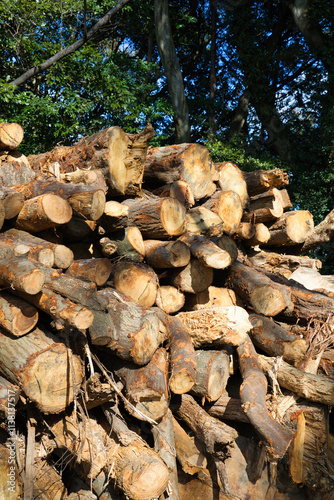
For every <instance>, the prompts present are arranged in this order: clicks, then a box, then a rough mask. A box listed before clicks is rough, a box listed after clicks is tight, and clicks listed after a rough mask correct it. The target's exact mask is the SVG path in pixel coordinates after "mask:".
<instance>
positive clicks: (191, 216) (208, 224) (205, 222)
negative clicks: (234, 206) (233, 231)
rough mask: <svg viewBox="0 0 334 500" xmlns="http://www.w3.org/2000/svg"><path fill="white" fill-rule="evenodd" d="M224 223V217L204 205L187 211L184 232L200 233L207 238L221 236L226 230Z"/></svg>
mask: <svg viewBox="0 0 334 500" xmlns="http://www.w3.org/2000/svg"><path fill="white" fill-rule="evenodd" d="M223 224H224V223H223V221H222V219H221V218H220V217H219V216H218V215H217V214H215V213H214V212H212V210H209V209H208V208H205V207H203V206H200V207H195V208H191V209H190V210H188V212H187V216H186V219H185V230H184V232H186V233H190V234H191V233H193V234H198V235H200V236H205V237H206V238H211V237H214V236H221V234H222V233H223V230H224V229H223Z"/></svg>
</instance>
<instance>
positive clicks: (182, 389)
mask: <svg viewBox="0 0 334 500" xmlns="http://www.w3.org/2000/svg"><path fill="white" fill-rule="evenodd" d="M167 329H168V333H169V342H170V347H169V352H170V365H171V368H170V370H171V375H170V378H169V387H170V390H171V391H172V392H174V394H185V393H186V392H188V391H189V390H190V389H191V388H192V387H193V385H194V383H195V381H196V356H195V349H194V346H193V344H192V341H191V337H190V332H188V330H187V328H186V327H185V326H184V325H183V324H182V322H181V321H180V320H179V319H178V318H176V317H172V316H170V317H169V318H168V320H167Z"/></svg>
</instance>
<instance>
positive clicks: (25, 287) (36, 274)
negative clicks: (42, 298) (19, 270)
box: [20, 268, 44, 295]
mask: <svg viewBox="0 0 334 500" xmlns="http://www.w3.org/2000/svg"><path fill="white" fill-rule="evenodd" d="M43 284H44V274H43V273H42V271H40V270H39V269H37V268H35V269H33V270H32V271H31V272H30V273H28V274H26V275H25V276H22V278H21V283H20V288H21V290H22V291H23V292H26V293H28V294H29V295H35V294H36V293H38V292H40V291H41V289H42V286H43Z"/></svg>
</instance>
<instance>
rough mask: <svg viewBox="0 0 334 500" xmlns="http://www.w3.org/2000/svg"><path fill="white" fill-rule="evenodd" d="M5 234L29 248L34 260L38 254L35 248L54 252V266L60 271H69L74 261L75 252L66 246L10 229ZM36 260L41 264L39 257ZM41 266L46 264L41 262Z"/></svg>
mask: <svg viewBox="0 0 334 500" xmlns="http://www.w3.org/2000/svg"><path fill="white" fill-rule="evenodd" d="M4 234H5V235H8V236H10V237H11V238H15V240H16V239H17V240H18V241H20V242H22V243H24V244H25V245H27V246H29V247H30V255H31V257H32V258H34V259H36V253H35V250H33V249H34V248H41V250H40V251H42V250H43V249H46V250H52V252H53V255H54V266H55V267H59V268H60V269H67V268H68V267H69V266H70V265H71V264H72V262H73V260H74V256H73V252H72V251H71V250H70V249H69V248H68V247H66V246H65V245H61V244H57V243H52V242H50V241H47V240H45V239H43V238H40V237H38V236H35V235H32V234H30V233H28V232H26V231H20V230H18V229H9V230H8V231H6V232H5V233H4ZM10 241H11V240H10ZM38 255H39V252H38ZM36 260H38V261H39V262H41V261H40V258H39V257H38V258H37V259H36ZM41 264H43V265H45V263H44V262H41Z"/></svg>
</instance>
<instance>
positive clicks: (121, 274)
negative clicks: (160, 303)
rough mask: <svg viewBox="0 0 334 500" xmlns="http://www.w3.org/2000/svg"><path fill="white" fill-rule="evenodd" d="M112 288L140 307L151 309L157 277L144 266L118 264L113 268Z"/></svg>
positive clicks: (155, 291) (155, 295)
mask: <svg viewBox="0 0 334 500" xmlns="http://www.w3.org/2000/svg"><path fill="white" fill-rule="evenodd" d="M113 278H114V286H115V288H116V290H118V291H120V292H122V293H125V294H126V295H127V296H128V297H130V298H131V299H132V300H134V301H135V302H136V303H137V304H139V305H141V306H146V307H151V306H153V304H154V303H155V299H156V297H157V292H158V285H159V281H158V277H157V275H156V274H155V272H154V271H153V269H152V268H151V267H149V266H147V265H146V264H141V263H137V262H123V261H121V262H118V263H117V264H116V265H115V266H114V268H113Z"/></svg>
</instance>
